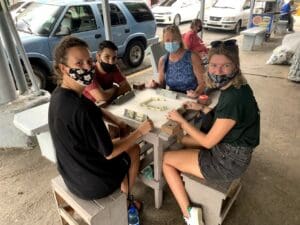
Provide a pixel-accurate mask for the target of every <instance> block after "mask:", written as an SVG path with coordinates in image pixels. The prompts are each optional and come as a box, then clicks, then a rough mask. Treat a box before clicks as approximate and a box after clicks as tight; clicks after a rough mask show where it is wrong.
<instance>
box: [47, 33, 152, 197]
mask: <svg viewBox="0 0 300 225" xmlns="http://www.w3.org/2000/svg"><path fill="white" fill-rule="evenodd" d="M54 61H55V63H54V71H55V74H56V75H57V79H58V81H59V82H58V87H57V88H56V89H55V90H54V92H53V93H52V95H51V100H50V106H49V118H48V120H49V128H50V133H51V136H52V140H53V143H54V146H55V149H56V157H57V166H58V171H59V172H60V174H61V176H62V177H63V179H64V182H65V183H66V186H67V187H68V188H69V190H70V191H71V192H72V193H73V194H75V195H77V196H78V197H80V198H83V199H98V198H102V197H105V196H107V195H109V194H111V193H112V192H114V191H115V190H116V189H118V188H121V190H122V191H123V192H125V193H127V192H128V188H130V189H131V188H132V186H133V184H134V180H135V177H136V175H137V173H138V169H139V161H140V159H139V150H140V148H139V146H138V145H136V144H135V142H136V140H137V139H138V138H140V137H141V136H142V135H144V134H146V133H148V132H149V130H150V129H152V127H153V125H152V122H151V121H150V120H147V121H145V122H144V123H142V124H141V125H140V126H139V127H138V128H137V129H136V130H135V131H133V132H132V133H130V134H129V135H128V136H127V137H126V138H122V139H118V140H116V141H115V140H114V141H112V140H111V138H110V136H109V133H108V131H107V129H106V126H105V124H104V121H103V120H104V119H107V120H110V121H114V119H115V118H114V117H113V116H112V115H111V114H109V113H108V112H106V111H105V110H104V109H101V108H99V107H97V106H96V105H95V104H94V103H93V102H92V101H90V100H89V99H87V98H86V97H85V96H84V95H83V94H82V92H83V90H84V88H85V86H86V85H89V84H90V83H91V82H92V78H93V76H94V73H95V71H94V65H93V61H92V59H91V57H90V52H89V49H88V45H87V43H85V42H84V41H82V40H80V39H78V38H76V37H72V36H69V37H66V38H64V39H62V41H61V42H60V43H59V44H58V45H57V47H56V50H55V53H54ZM127 175H129V178H128V179H127ZM128 181H129V184H128Z"/></svg>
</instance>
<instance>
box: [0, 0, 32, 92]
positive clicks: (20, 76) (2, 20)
mask: <svg viewBox="0 0 300 225" xmlns="http://www.w3.org/2000/svg"><path fill="white" fill-rule="evenodd" d="M5 4H6V3H5V1H2V2H1V4H0V35H1V38H2V41H3V45H4V47H5V49H6V53H7V57H8V59H9V62H10V64H11V70H12V72H13V74H14V77H15V80H16V84H17V87H18V90H19V92H20V94H23V93H24V92H25V91H27V89H28V87H27V83H26V80H25V76H24V72H23V68H22V65H21V63H20V59H19V57H18V53H17V50H16V46H15V43H14V41H13V36H12V33H11V32H10V30H11V29H10V27H9V24H8V20H7V17H8V16H10V13H9V12H8V11H7V10H6V5H5ZM7 31H8V32H7Z"/></svg>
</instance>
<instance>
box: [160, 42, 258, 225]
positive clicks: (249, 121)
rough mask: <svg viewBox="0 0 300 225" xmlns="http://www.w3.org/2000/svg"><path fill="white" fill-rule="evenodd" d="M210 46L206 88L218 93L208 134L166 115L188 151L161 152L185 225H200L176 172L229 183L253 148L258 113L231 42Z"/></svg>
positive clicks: (196, 210) (173, 113)
mask: <svg viewBox="0 0 300 225" xmlns="http://www.w3.org/2000/svg"><path fill="white" fill-rule="evenodd" d="M211 46H212V48H211V49H210V51H209V54H208V62H209V63H208V72H207V76H206V83H207V86H208V87H212V88H218V89H220V91H221V94H220V97H219V101H218V104H217V105H216V107H215V109H214V118H213V125H212V127H211V129H210V130H209V131H208V133H204V132H202V131H200V130H199V129H197V128H196V127H194V126H193V125H192V124H190V123H189V122H188V121H186V120H185V119H184V118H183V117H182V116H181V115H180V114H179V113H178V112H177V111H176V110H173V111H171V112H169V113H168V115H167V117H168V119H171V120H173V121H176V122H178V123H179V124H180V126H181V128H182V129H183V130H184V131H185V132H186V133H187V135H186V136H184V137H183V139H182V141H181V142H182V143H183V144H184V145H185V146H187V147H188V149H184V150H179V151H169V152H166V153H165V154H164V160H163V172H164V175H165V178H166V180H167V183H168V184H169V186H170V188H171V190H172V192H173V194H174V195H175V198H176V200H177V202H178V204H179V206H180V208H181V211H182V213H183V216H184V219H185V220H186V223H187V224H189V225H199V224H202V223H203V222H202V218H200V216H199V215H201V213H200V208H196V207H190V202H189V199H188V196H187V193H186V191H185V189H184V185H183V182H182V179H181V177H180V173H181V172H185V173H189V174H191V175H194V176H197V177H199V178H202V179H205V180H209V181H232V180H234V179H236V178H238V177H240V176H241V175H242V174H243V173H244V172H245V170H246V169H247V167H248V166H249V163H250V160H251V154H252V151H253V149H254V148H255V147H256V146H257V145H258V144H259V133H260V131H259V130H260V116H259V109H258V106H257V103H256V100H255V98H254V96H253V92H252V89H251V88H250V86H249V85H248V84H247V81H246V79H245V78H244V76H243V75H242V73H241V70H240V61H239V49H238V46H237V45H236V40H228V41H224V42H223V41H215V42H212V43H211ZM184 106H185V107H186V108H187V109H192V110H199V111H202V112H204V113H207V112H208V111H209V109H208V107H206V106H204V105H201V104H198V103H194V102H187V103H185V104H184ZM199 148H200V150H199Z"/></svg>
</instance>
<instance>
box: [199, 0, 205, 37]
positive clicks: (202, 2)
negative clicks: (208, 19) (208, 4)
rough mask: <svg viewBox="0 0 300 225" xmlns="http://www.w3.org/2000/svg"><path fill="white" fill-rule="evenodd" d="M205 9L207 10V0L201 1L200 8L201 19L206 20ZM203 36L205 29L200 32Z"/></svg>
mask: <svg viewBox="0 0 300 225" xmlns="http://www.w3.org/2000/svg"><path fill="white" fill-rule="evenodd" d="M204 11H205V0H202V1H201V8H200V18H199V19H200V20H201V21H202V23H203V21H204ZM200 36H201V38H202V37H203V31H201V34H200Z"/></svg>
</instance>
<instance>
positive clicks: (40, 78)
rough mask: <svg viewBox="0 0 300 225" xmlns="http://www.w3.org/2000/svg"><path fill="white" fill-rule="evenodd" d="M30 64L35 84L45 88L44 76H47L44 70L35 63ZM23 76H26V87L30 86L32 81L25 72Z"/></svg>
mask: <svg viewBox="0 0 300 225" xmlns="http://www.w3.org/2000/svg"><path fill="white" fill-rule="evenodd" d="M31 66H32V70H33V73H34V78H35V81H36V84H37V86H38V87H39V88H41V89H45V88H46V76H47V74H46V72H45V70H44V69H43V68H41V67H39V66H36V65H31ZM25 77H26V81H27V85H28V87H29V88H31V87H32V82H31V80H30V78H29V76H28V74H27V73H26V74H25Z"/></svg>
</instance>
